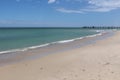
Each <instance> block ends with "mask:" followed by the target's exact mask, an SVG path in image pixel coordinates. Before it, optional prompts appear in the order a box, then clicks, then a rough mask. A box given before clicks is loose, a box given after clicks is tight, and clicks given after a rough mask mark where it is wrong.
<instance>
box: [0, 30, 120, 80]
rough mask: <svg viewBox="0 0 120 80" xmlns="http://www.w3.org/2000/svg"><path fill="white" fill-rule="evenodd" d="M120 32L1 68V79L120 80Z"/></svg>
mask: <svg viewBox="0 0 120 80" xmlns="http://www.w3.org/2000/svg"><path fill="white" fill-rule="evenodd" d="M119 68H120V31H118V32H116V33H115V35H114V36H112V37H108V38H106V39H103V40H99V41H97V42H96V43H94V44H90V45H88V46H83V47H77V48H73V49H69V50H63V51H61V52H57V54H50V55H47V56H44V57H41V58H36V59H33V60H27V61H21V62H18V63H14V64H9V65H5V66H1V67H0V80H119V79H120V69H119Z"/></svg>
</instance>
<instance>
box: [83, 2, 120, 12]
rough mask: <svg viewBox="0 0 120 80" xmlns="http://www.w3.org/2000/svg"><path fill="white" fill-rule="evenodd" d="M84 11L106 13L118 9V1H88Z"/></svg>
mask: <svg viewBox="0 0 120 80" xmlns="http://www.w3.org/2000/svg"><path fill="white" fill-rule="evenodd" d="M88 4H90V6H89V7H88V8H87V9H84V10H85V11H96V12H108V11H111V10H114V9H118V8H120V0H89V1H88Z"/></svg>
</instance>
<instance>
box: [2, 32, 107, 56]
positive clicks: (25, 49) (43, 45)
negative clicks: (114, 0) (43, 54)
mask: <svg viewBox="0 0 120 80" xmlns="http://www.w3.org/2000/svg"><path fill="white" fill-rule="evenodd" d="M94 31H95V32H98V33H96V34H91V35H87V36H82V37H78V38H73V39H67V40H60V41H55V42H50V43H45V44H40V45H35V46H30V47H25V48H17V49H10V50H4V51H0V54H5V53H6V54H7V53H14V52H19V51H21V52H24V51H28V50H33V49H37V48H42V47H46V46H50V45H54V44H62V43H69V42H73V41H76V40H81V39H84V38H89V37H96V36H99V35H102V34H103V33H105V31H104V30H94Z"/></svg>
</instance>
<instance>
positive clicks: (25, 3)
mask: <svg viewBox="0 0 120 80" xmlns="http://www.w3.org/2000/svg"><path fill="white" fill-rule="evenodd" d="M81 26H120V0H0V27H81Z"/></svg>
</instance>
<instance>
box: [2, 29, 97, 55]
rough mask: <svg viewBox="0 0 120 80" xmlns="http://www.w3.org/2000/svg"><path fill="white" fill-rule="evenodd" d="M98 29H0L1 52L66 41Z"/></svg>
mask: <svg viewBox="0 0 120 80" xmlns="http://www.w3.org/2000/svg"><path fill="white" fill-rule="evenodd" d="M98 33H99V32H98V31H97V30H89V29H73V28H72V29H64V28H61V29H54V28H51V29H50V28H11V29H10V28H6V29H0V53H7V52H10V51H17V50H27V49H33V48H36V47H44V46H47V45H49V44H56V43H66V42H71V41H74V40H76V39H82V38H84V37H86V36H90V35H95V34H98Z"/></svg>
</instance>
